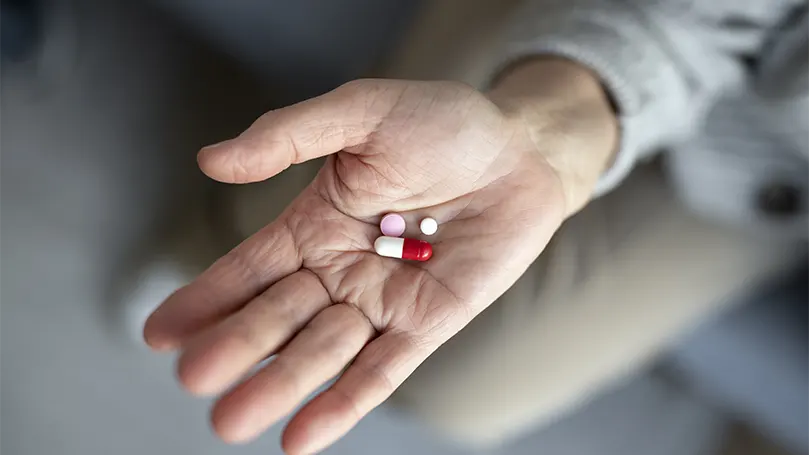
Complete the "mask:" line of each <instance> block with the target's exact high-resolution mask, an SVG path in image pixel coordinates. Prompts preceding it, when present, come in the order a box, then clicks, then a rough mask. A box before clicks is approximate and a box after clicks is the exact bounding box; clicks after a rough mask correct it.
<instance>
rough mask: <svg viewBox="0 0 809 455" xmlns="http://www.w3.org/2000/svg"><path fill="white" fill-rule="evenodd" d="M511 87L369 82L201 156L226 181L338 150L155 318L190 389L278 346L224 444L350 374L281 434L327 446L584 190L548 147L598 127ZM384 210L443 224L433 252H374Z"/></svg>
mask: <svg viewBox="0 0 809 455" xmlns="http://www.w3.org/2000/svg"><path fill="white" fill-rule="evenodd" d="M503 93H504V95H503V97H502V98H501V99H498V101H502V103H501V104H495V103H493V102H492V101H491V100H490V98H487V97H486V96H484V95H483V94H481V93H480V92H477V91H475V90H473V89H471V88H469V87H467V86H464V85H461V84H457V83H445V82H405V81H384V80H363V81H357V82H353V83H349V84H347V85H345V86H343V87H340V88H338V89H337V90H335V91H333V92H331V93H328V94H326V95H323V96H321V97H318V98H315V99H311V100H308V101H305V102H303V103H300V104H297V105H294V106H291V107H287V108H283V109H280V110H277V111H272V112H269V113H267V114H265V115H264V116H262V117H261V118H260V119H259V120H258V121H256V123H255V124H253V125H252V126H251V127H250V128H249V129H248V130H247V131H246V132H244V133H243V134H242V135H240V136H239V137H237V138H235V139H231V140H228V141H225V142H222V143H220V144H217V145H214V146H211V147H208V148H206V149H203V150H202V151H201V152H200V154H199V164H200V167H201V168H202V170H203V171H204V172H205V173H206V174H207V175H209V176H210V177H212V178H214V179H217V180H220V181H223V182H229V183H244V182H253V181H258V180H263V179H266V178H269V177H272V176H273V175H276V174H278V173H279V172H281V171H283V170H284V169H286V168H287V167H289V166H290V165H292V164H297V163H302V162H304V161H308V160H311V159H314V158H317V157H321V156H325V155H329V157H328V160H327V161H326V164H325V165H324V166H323V168H322V169H321V171H320V173H319V174H318V175H317V177H316V178H315V179H314V181H313V182H312V183H311V184H310V185H309V186H308V187H307V188H306V189H305V190H304V191H303V192H302V193H301V194H300V195H299V196H298V197H297V198H296V199H295V200H294V202H293V203H292V204H291V205H290V206H289V207H288V208H287V210H286V211H284V212H283V214H282V215H281V216H280V217H279V218H278V219H276V220H275V221H274V222H273V223H271V224H269V225H268V226H266V227H265V228H263V229H262V230H261V231H259V232H258V233H257V234H255V235H254V236H252V237H251V238H249V239H248V240H246V241H245V242H243V243H242V244H241V245H239V246H238V247H237V248H235V249H234V250H233V251H231V252H230V253H228V254H227V255H226V256H224V257H222V258H221V259H220V260H218V261H217V262H216V263H215V264H213V266H211V267H210V269H208V270H207V271H206V272H204V273H203V274H202V275H201V276H200V277H198V278H197V279H196V280H195V281H194V282H193V283H191V284H190V285H188V286H186V287H184V288H182V289H180V290H178V291H177V292H175V293H174V294H173V295H172V296H171V297H169V298H168V299H167V300H166V302H164V303H163V305H162V306H161V307H160V308H159V309H158V310H157V311H156V312H155V313H154V314H153V315H152V316H151V317H150V318H149V320H148V322H147V324H146V327H145V331H144V336H145V338H146V340H147V342H148V343H149V345H150V346H151V347H152V348H154V349H156V350H171V349H181V350H182V354H181V356H180V359H179V363H178V375H179V378H180V381H181V382H182V384H183V385H184V386H185V387H186V388H187V389H188V390H189V391H191V392H193V393H195V394H201V395H207V394H218V393H222V392H224V391H225V390H226V389H227V388H228V387H230V386H231V385H232V384H233V383H235V382H237V381H239V380H240V378H242V377H244V376H245V375H246V374H248V373H250V372H251V370H252V369H253V367H254V366H255V365H256V364H257V363H259V362H261V361H262V360H263V359H265V358H267V357H268V356H270V355H276V357H275V359H274V360H273V361H272V362H270V363H269V364H267V365H266V366H264V367H262V368H261V369H260V370H258V371H257V372H254V374H253V375H252V376H250V377H248V378H247V379H246V380H244V381H243V382H241V383H239V384H238V385H237V386H236V387H235V388H233V389H232V390H229V391H227V392H226V393H225V394H224V396H223V397H221V398H220V399H219V401H218V402H217V403H216V405H215V406H214V409H213V411H212V421H213V426H214V428H215V430H216V432H217V433H218V434H219V435H220V436H221V437H222V438H223V439H224V440H226V441H231V442H240V441H246V440H249V439H251V438H253V437H255V436H257V435H258V434H260V433H261V432H262V431H263V430H265V429H266V428H267V427H269V426H270V425H272V424H273V423H275V422H276V421H278V420H279V419H281V418H282V417H284V416H285V415H287V414H289V413H290V412H292V411H293V410H294V409H295V407H296V406H297V405H298V404H300V403H301V402H302V401H304V400H305V399H306V398H307V396H309V395H310V394H311V393H313V392H314V391H315V390H316V389H317V388H318V387H320V386H321V385H322V384H324V383H325V382H327V381H329V380H330V379H331V378H333V377H335V376H338V375H340V374H341V372H342V375H340V377H339V379H337V381H336V382H335V383H334V384H333V385H331V386H330V387H329V388H328V389H326V390H325V391H324V392H322V393H321V394H320V395H318V396H317V397H315V398H314V399H313V400H312V401H311V402H309V403H308V404H307V405H305V406H304V407H303V409H301V410H300V411H299V412H298V413H297V415H296V416H295V417H294V418H293V419H292V421H291V422H290V423H289V425H288V426H287V428H286V430H285V432H284V438H283V445H284V448H285V449H286V450H287V451H288V452H289V453H312V452H315V451H319V450H321V449H323V448H325V447H327V446H328V445H330V444H331V443H332V442H334V441H335V440H336V439H338V438H339V437H341V436H342V435H343V434H345V433H346V432H347V431H348V430H349V429H350V428H351V427H353V426H354V425H355V424H356V423H357V422H358V421H359V419H361V418H362V417H363V416H364V415H366V414H367V413H368V412H369V411H371V410H372V409H373V408H374V407H376V406H377V405H379V404H380V403H381V402H382V401H384V400H385V399H386V398H387V397H388V396H389V395H390V394H391V393H392V392H393V391H394V390H395V389H396V387H398V386H399V384H401V383H402V381H404V379H405V378H407V377H408V376H409V375H410V374H411V372H412V371H413V370H414V369H415V368H416V367H417V366H418V365H419V364H420V363H421V362H422V361H423V360H424V359H425V358H426V357H427V356H429V355H430V354H431V353H432V352H433V351H435V350H436V349H437V348H438V347H439V346H440V345H441V344H442V343H444V342H445V341H447V339H449V338H450V337H451V336H452V335H454V334H455V333H456V332H458V331H459V330H460V329H461V328H463V327H464V326H465V325H466V324H467V323H469V321H470V320H471V319H472V318H473V317H475V315H477V314H478V313H480V312H481V311H482V310H483V309H484V308H486V307H487V306H488V305H489V304H491V303H492V302H493V301H494V300H495V299H496V298H497V297H499V296H500V295H501V294H503V293H504V292H505V291H506V290H507V289H508V288H509V287H510V286H511V285H512V284H513V283H514V282H515V281H516V280H517V278H518V277H519V276H520V275H521V274H522V273H523V272H524V271H525V269H526V268H527V267H528V266H529V264H531V262H532V261H533V260H534V259H535V258H536V257H537V255H538V254H539V253H540V252H541V251H542V249H543V248H544V246H545V245H546V243H547V242H548V240H549V238H550V236H551V235H552V234H553V232H554V231H555V230H556V229H557V228H558V226H559V225H560V223H561V222H562V220H563V219H564V217H565V216H566V215H567V214H569V213H570V211H571V209H570V207H574V206H578V205H581V204H582V203H583V202H582V201H570V200H568V196H569V195H570V194H572V193H571V192H570V191H569V190H568V189H566V188H565V182H564V181H563V179H564V178H565V177H564V176H566V175H568V173H566V172H563V171H560V169H557V168H556V167H554V165H553V164H552V161H553V160H549V158H548V157H549V156H551V157H553V156H556V155H554V154H547V153H545V151H546V150H554V151H555V152H554V153H557V152H558V153H561V152H560V150H561V149H563V148H564V149H569V150H573V149H575V148H577V147H589V146H592V144H590V141H589V140H585V139H584V137H585V136H587V135H585V134H583V135H572V136H571V135H569V133H573V132H571V131H560V132H558V133H557V132H553V127H554V121H555V120H554V119H557V120H558V119H559V118H563V117H564V115H560V113H561V112H562V111H563V110H562V109H561V108H560V107H559V106H560V105H559V104H556V105H554V104H553V103H550V104H549V105H553V106H555V109H556V111H554V110H553V109H551V110H550V111H548V115H547V117H546V118H547V121H545V122H544V123H542V124H539V125H534V126H532V125H529V123H528V121H527V119H529V118H530V119H533V120H537V119H538V118H539V117H537V116H536V115H539V114H538V112H539V111H533V113H532V114H531V115H526V113H525V111H524V110H522V109H521V108H519V107H515V106H517V105H518V104H519V103H513V101H514V100H515V99H514V98H511V97H510V95H508V91H505V92H503ZM599 93H600V91H599ZM602 98H603V94H602ZM565 112H567V111H565ZM570 112H576V109H572V108H571V109H570ZM573 123H574V124H575V122H573ZM571 138H572V139H571ZM579 138H582V139H579ZM606 142H607V144H606V145H605V144H601V145H599V147H601V148H610V147H612V144H610V143H609V140H607V141H606ZM576 153H579V154H581V153H586V152H581V151H579V150H577V151H576ZM594 161H595V160H594ZM603 165H604V163H602V164H601V166H602V167H603ZM570 175H572V174H570ZM387 212H399V213H401V214H402V215H403V216H404V217H405V218H406V220H407V222H408V226H409V227H408V231H407V232H406V234H405V236H408V237H419V234H417V228H415V227H416V226H417V225H418V220H420V219H421V218H422V217H425V216H431V217H433V218H435V219H436V220H438V222H439V224H440V227H439V230H438V233H437V234H436V235H434V236H432V237H430V238H425V239H426V240H429V241H430V242H431V243H432V244H433V249H434V254H433V257H432V259H430V260H429V261H427V262H423V263H414V262H406V261H401V260H396V259H390V258H383V257H380V256H378V255H376V254H375V253H374V251H373V242H374V240H375V239H376V238H377V237H378V236H380V235H381V234H380V232H379V228H378V222H379V219H380V217H381V215H383V214H385V213H387Z"/></svg>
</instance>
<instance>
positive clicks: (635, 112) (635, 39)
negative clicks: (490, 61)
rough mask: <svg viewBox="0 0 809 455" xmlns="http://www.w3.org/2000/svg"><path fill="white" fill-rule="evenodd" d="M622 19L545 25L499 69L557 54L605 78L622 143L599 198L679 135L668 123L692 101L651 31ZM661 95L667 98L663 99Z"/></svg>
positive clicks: (515, 43) (514, 44)
mask: <svg viewBox="0 0 809 455" xmlns="http://www.w3.org/2000/svg"><path fill="white" fill-rule="evenodd" d="M616 17H617V18H618V19H620V16H619V15H616V16H612V17H611V20H613V21H614V22H613V23H610V24H609V25H604V24H601V23H599V22H598V21H597V20H594V19H593V18H587V20H575V19H572V18H564V19H561V20H560V19H559V18H553V17H550V18H547V19H548V20H542V21H540V22H541V23H538V24H537V23H535V24H533V27H532V29H533V30H529V32H530V35H533V37H529V38H527V39H515V40H512V41H511V42H510V43H509V44H508V47H507V48H506V52H505V53H503V54H502V55H503V58H502V60H501V61H500V62H499V65H498V66H497V70H498V72H499V71H502V69H503V68H505V67H506V66H508V65H509V64H511V63H513V62H515V61H518V60H522V59H525V58H527V57H532V56H539V55H555V56H560V57H564V58H567V59H570V60H573V61H576V62H579V63H580V64H582V65H584V66H587V67H589V68H590V69H591V70H592V71H594V72H595V73H596V74H597V75H598V76H599V77H600V79H601V81H602V83H603V84H604V86H605V88H606V89H607V91H608V92H609V94H610V96H611V97H612V99H613V100H614V102H615V105H616V110H617V115H618V120H619V125H620V139H619V150H618V151H617V152H616V155H615V158H614V160H613V163H612V165H611V167H610V168H609V169H608V170H607V171H605V172H604V174H602V176H601V177H600V179H599V181H598V183H597V184H596V187H595V190H594V192H593V196H594V197H598V196H600V195H602V194H604V193H606V192H608V191H610V190H611V189H613V188H614V187H615V186H617V185H618V184H620V183H621V181H623V179H624V178H625V177H626V176H627V175H628V174H629V173H630V171H631V170H632V169H633V167H634V165H635V163H636V161H637V160H638V159H639V158H640V157H641V156H643V155H647V154H649V153H650V152H651V151H653V150H655V149H656V148H657V146H658V145H659V142H660V140H661V139H662V138H663V136H668V135H669V134H671V133H673V132H674V131H675V130H676V126H674V125H672V124H670V122H667V121H666V117H669V116H670V115H667V114H672V112H678V111H679V107H680V106H679V104H680V103H682V102H684V101H685V100H686V99H687V94H686V93H684V90H681V89H680V88H681V86H682V79H681V77H680V75H679V74H678V73H677V69H676V68H675V67H674V66H673V65H672V64H671V62H670V61H669V59H668V58H667V56H666V55H665V53H664V52H663V51H662V50H661V49H660V48H659V47H658V46H657V45H656V44H655V43H654V42H653V40H652V38H651V37H648V36H646V31H645V30H643V29H642V28H641V27H640V26H639V25H638V24H637V21H634V22H633V21H632V20H629V18H627V20H623V21H622V20H616ZM596 19H597V17H596ZM619 30H620V32H619ZM493 74H497V72H495V73H493ZM661 93H665V94H667V95H666V96H663V97H661V96H657V95H658V94H661ZM678 97H679V100H678V99H677V98H678ZM661 98H662V99H661Z"/></svg>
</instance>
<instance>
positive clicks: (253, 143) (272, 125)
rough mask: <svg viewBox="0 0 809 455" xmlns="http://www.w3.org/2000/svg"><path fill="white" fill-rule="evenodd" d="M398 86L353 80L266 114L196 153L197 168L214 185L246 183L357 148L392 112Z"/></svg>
mask: <svg viewBox="0 0 809 455" xmlns="http://www.w3.org/2000/svg"><path fill="white" fill-rule="evenodd" d="M403 90H404V86H403V84H402V83H401V82H397V81H385V80H357V81H352V82H349V83H347V84H344V85H342V86H340V87H338V88H337V89H335V90H332V91H331V92H328V93H326V94H325V95H321V96H318V97H316V98H312V99H309V100H306V101H303V102H301V103H298V104H294V105H292V106H289V107H285V108H281V109H278V110H274V111H270V112H267V113H266V114H264V115H262V116H261V117H260V118H259V119H258V120H256V121H255V122H254V123H253V124H252V125H251V126H250V127H249V128H248V129H247V130H246V131H245V132H243V133H242V134H240V135H239V136H238V137H236V138H234V139H229V140H226V141H224V142H220V143H218V144H214V145H211V146H208V147H205V148H203V149H202V150H200V152H199V154H198V155H197V161H198V163H199V167H200V169H202V171H203V172H204V173H205V174H206V175H208V176H209V177H211V178H212V179H214V180H218V181H220V182H225V183H250V182H257V181H261V180H265V179H268V178H270V177H272V176H274V175H276V174H278V173H279V172H281V171H283V170H284V169H286V168H288V167H289V166H291V165H292V164H298V163H303V162H304V161H308V160H311V159H314V158H319V157H321V156H325V155H329V154H332V153H336V152H338V151H340V150H343V149H345V148H348V147H352V146H356V145H360V144H362V143H364V142H365V141H366V140H367V138H368V137H369V136H370V135H371V133H373V132H374V131H375V130H376V128H377V126H378V125H379V123H380V122H381V121H382V119H383V118H384V117H385V116H386V115H387V114H388V113H389V112H390V110H391V109H392V108H393V106H394V104H395V103H396V101H397V99H398V98H399V96H400V95H401V92H402V91H403Z"/></svg>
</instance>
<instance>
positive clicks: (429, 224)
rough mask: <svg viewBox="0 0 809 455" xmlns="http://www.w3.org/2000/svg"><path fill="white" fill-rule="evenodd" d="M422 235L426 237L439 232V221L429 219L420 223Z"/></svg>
mask: <svg viewBox="0 0 809 455" xmlns="http://www.w3.org/2000/svg"><path fill="white" fill-rule="evenodd" d="M419 228H420V229H421V233H422V234H424V235H433V234H435V233H436V232H437V231H438V221H436V220H435V218H430V217H427V218H425V219H423V220H421V223H419Z"/></svg>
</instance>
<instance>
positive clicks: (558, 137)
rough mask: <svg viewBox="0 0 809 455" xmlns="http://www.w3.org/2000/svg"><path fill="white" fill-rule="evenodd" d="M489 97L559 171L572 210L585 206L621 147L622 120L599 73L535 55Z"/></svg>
mask: <svg viewBox="0 0 809 455" xmlns="http://www.w3.org/2000/svg"><path fill="white" fill-rule="evenodd" d="M489 98H490V99H491V100H492V101H493V102H494V103H495V104H497V105H498V106H499V107H500V108H501V109H502V110H503V112H504V113H505V114H506V115H507V116H509V117H511V118H513V119H514V120H515V121H516V122H518V123H519V124H520V126H521V127H524V128H526V129H527V131H528V133H529V135H530V136H531V138H532V140H533V142H534V145H535V146H536V149H537V150H538V152H539V153H541V154H542V156H543V157H544V158H545V159H546V160H547V161H548V163H549V164H550V165H551V166H552V167H553V168H554V169H555V170H556V172H557V174H558V175H559V178H560V179H561V180H562V185H563V187H564V191H565V196H566V199H567V215H568V216H570V215H572V214H573V213H575V212H576V211H578V210H579V209H581V208H582V207H583V206H584V205H585V204H586V203H587V201H588V200H589V199H590V197H591V195H592V193H593V190H594V188H595V185H596V182H597V181H598V178H599V177H600V176H601V174H602V173H603V172H604V171H605V170H606V169H607V168H608V167H609V166H610V164H611V162H612V160H613V158H614V155H615V153H616V150H617V148H618V136H619V127H618V120H617V117H616V114H615V111H614V109H613V107H612V104H611V102H610V99H609V97H608V96H607V93H606V91H605V90H604V88H603V86H602V84H601V82H600V81H599V79H598V77H597V76H596V75H595V74H594V73H593V72H591V71H590V70H589V69H587V68H586V67H584V66H582V65H580V64H577V63H575V62H573V61H570V60H566V59H562V58H556V57H536V58H531V59H526V60H523V61H521V62H517V63H515V64H513V65H511V66H510V67H508V68H506V69H505V70H504V71H503V72H502V73H501V74H500V75H499V76H498V77H497V78H496V79H495V82H494V84H493V85H492V89H491V91H490V92H489ZM550 144H553V146H552V147H551V146H550Z"/></svg>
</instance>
